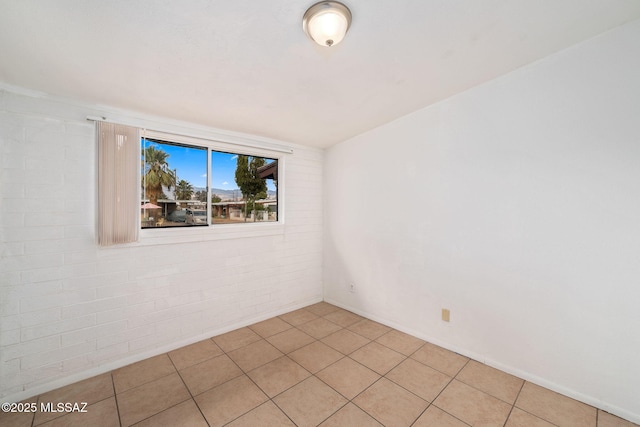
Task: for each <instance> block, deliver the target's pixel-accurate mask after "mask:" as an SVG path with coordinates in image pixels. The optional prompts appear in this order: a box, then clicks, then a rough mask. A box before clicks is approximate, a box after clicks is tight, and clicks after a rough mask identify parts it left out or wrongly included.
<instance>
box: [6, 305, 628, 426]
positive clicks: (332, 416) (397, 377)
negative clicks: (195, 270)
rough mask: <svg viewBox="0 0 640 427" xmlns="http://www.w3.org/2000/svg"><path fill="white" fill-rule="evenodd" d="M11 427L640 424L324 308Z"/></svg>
mask: <svg viewBox="0 0 640 427" xmlns="http://www.w3.org/2000/svg"><path fill="white" fill-rule="evenodd" d="M28 402H36V403H37V404H38V405H39V404H40V403H41V402H54V403H56V402H87V403H88V404H89V405H88V407H87V412H86V413H71V414H63V413H45V412H37V413H35V414H32V413H21V414H6V413H3V414H0V425H2V426H3V427H10V426H43V427H44V426H130V425H136V426H207V425H208V426H223V425H229V426H233V427H240V426H248V427H260V426H265V427H274V426H296V425H297V426H317V425H321V426H323V427H326V426H341V427H344V426H357V427H365V426H381V425H384V426H422V427H424V426H434V427H463V426H506V427H538V426H540V427H545V426H576V427H632V426H636V424H632V423H630V422H628V421H624V420H622V419H620V418H618V417H615V416H613V415H610V414H608V413H606V412H604V411H601V410H598V409H596V408H594V407H591V406H589V405H585V404H584V403H580V402H578V401H575V400H573V399H570V398H568V397H565V396H562V395H559V394H557V393H554V392H552V391H549V390H547V389H544V388H542V387H539V386H537V385H535V384H532V383H529V382H526V381H523V380H521V379H520V378H516V377H514V376H512V375H509V374H506V373H504V372H502V371H498V370H496V369H493V368H490V367H488V366H486V365H483V364H481V363H478V362H476V361H474V360H470V359H468V358H466V357H464V356H461V355H459V354H456V353H452V352H450V351H448V350H445V349H443V348H441V347H438V346H435V345H433V344H430V343H427V342H424V341H422V340H420V339H418V338H415V337H412V336H410V335H407V334H404V333H402V332H399V331H397V330H394V329H391V328H388V327H387V326H384V325H381V324H379V323H376V322H373V321H371V320H367V319H365V318H362V317H360V316H358V315H356V314H353V313H351V312H348V311H346V310H343V309H341V308H338V307H335V306H333V305H330V304H327V303H324V302H321V303H318V304H314V305H311V306H308V307H305V308H303V309H300V310H296V311H293V312H291V313H287V314H284V315H282V316H278V317H274V318H272V319H269V320H265V321H264V322H260V323H256V324H254V325H251V326H249V327H246V328H242V329H238V330H235V331H232V332H229V333H226V334H223V335H219V336H216V337H213V338H211V339H207V340H204V341H201V342H198V343H196V344H192V345H189V346H187V347H183V348H180V349H178V350H175V351H171V352H169V353H167V354H162V355H160V356H156V357H152V358H150V359H147V360H143V361H141V362H138V363H134V364H132V365H129V366H125V367H123V368H121V369H118V370H115V371H113V372H110V373H106V374H103V375H99V376H97V377H94V378H90V379H88V380H85V381H81V382H78V383H75V384H72V385H69V386H67V387H63V388H60V389H57V390H53V391H51V392H48V393H45V394H42V395H40V396H36V397H34V398H33V399H30V400H28Z"/></svg>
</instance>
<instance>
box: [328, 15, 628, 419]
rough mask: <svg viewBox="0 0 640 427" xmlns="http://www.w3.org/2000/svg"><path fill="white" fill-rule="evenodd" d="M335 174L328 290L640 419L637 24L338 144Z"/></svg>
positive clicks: (333, 298) (331, 162)
mask: <svg viewBox="0 0 640 427" xmlns="http://www.w3.org/2000/svg"><path fill="white" fill-rule="evenodd" d="M434 84H437V82H434ZM324 182H325V187H324V188H325V200H326V203H325V250H324V256H325V259H324V289H325V299H326V300H327V301H329V302H334V303H337V304H339V305H341V306H343V307H347V308H351V309H354V310H356V311H358V312H360V313H363V314H367V315H369V316H370V317H373V318H375V319H378V320H380V321H382V322H384V323H387V324H390V325H393V326H396V327H398V328H400V329H403V330H405V331H407V332H411V333H414V334H415V335H418V336H421V337H423V338H425V339H428V340H431V341H433V342H435V343H438V344H441V345H443V346H445V347H448V348H450V349H454V350H456V351H459V352H460V353H463V354H466V355H468V356H471V357H473V358H476V359H478V360H480V361H484V362H487V363H488V364H491V365H494V366H497V367H500V368H502V369H505V370H507V371H509V372H512V373H514V374H516V375H519V376H521V377H523V378H526V379H529V380H532V381H534V382H537V383H539V384H542V385H544V386H547V387H550V388H552V389H554V390H557V391H560V392H562V393H565V394H568V395H570V396H573V397H576V398H579V399H581V400H583V401H586V402H587V403H591V404H594V405H597V406H599V407H601V408H603V409H606V410H609V411H611V412H614V413H616V414H618V415H621V416H623V417H625V418H627V419H631V420H633V421H635V422H640V398H639V396H640V21H635V22H633V23H631V24H628V25H626V26H623V27H620V28H618V29H615V30H613V31H611V32H608V33H605V34H603V35H601V36H599V37H597V38H595V39H592V40H589V41H587V42H584V43H582V44H579V45H577V46H574V47H572V48H570V49H567V50H565V51H563V52H561V53H559V54H556V55H553V56H551V57H548V58H546V59H544V60H541V61H539V62H537V63H534V64H532V65H530V66H527V67H525V68H522V69H520V70H518V71H516V72H513V73H510V74H508V75H505V76H503V77H501V78H498V79H496V80H494V81H492V82H490V83H488V84H484V85H482V86H480V87H477V88H474V89H472V90H469V91H467V92H465V93H462V94H460V95H458V96H455V97H453V98H450V99H448V100H446V101H443V102H440V103H438V104H436V105H433V106H431V107H429V108H425V109H423V110H420V111H418V112H416V113H413V114H410V115H408V116H405V117H403V118H401V119H399V120H396V121H394V122H391V123H389V124H387V125H385V126H382V127H380V128H377V129H375V130H372V131H370V132H367V133H365V134H362V135H359V136H357V137H355V138H352V139H351V140H349V141H346V142H344V143H341V144H338V145H336V146H333V147H332V148H330V149H329V150H328V151H327V153H326V156H325V169H324ZM350 282H354V283H355V287H356V292H355V293H349V292H348V291H347V285H348V284H349V283H350ZM441 308H449V309H450V310H451V322H450V323H445V322H443V321H441V320H440V310H441Z"/></svg>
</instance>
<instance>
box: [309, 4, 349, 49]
mask: <svg viewBox="0 0 640 427" xmlns="http://www.w3.org/2000/svg"><path fill="white" fill-rule="evenodd" d="M350 26H351V11H350V10H349V8H348V7H347V6H345V5H343V4H342V3H340V2H337V1H321V2H319V3H316V4H314V5H313V6H311V7H310V8H309V9H307V11H306V12H305V14H304V17H303V18H302V28H303V29H304V32H305V33H307V35H308V36H309V37H311V39H313V41H315V42H316V43H318V44H319V45H320V46H324V47H331V46H335V45H337V44H338V43H340V42H341V41H342V39H343V38H344V36H345V34H347V31H348V30H349V27H350Z"/></svg>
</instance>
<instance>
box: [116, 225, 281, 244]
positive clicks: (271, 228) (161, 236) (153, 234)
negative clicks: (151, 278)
mask: <svg viewBox="0 0 640 427" xmlns="http://www.w3.org/2000/svg"><path fill="white" fill-rule="evenodd" d="M282 234H284V224H283V223H281V222H274V223H269V224H264V223H262V224H253V223H248V224H246V225H245V224H218V225H212V226H208V227H176V228H170V227H169V228H159V229H153V228H150V229H142V230H140V240H139V241H138V242H137V243H132V244H130V245H126V246H155V245H172V244H177V243H193V242H208V241H213V240H227V239H245V238H252V237H264V236H276V235H282Z"/></svg>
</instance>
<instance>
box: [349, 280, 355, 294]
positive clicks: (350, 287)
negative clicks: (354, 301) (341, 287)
mask: <svg viewBox="0 0 640 427" xmlns="http://www.w3.org/2000/svg"><path fill="white" fill-rule="evenodd" d="M355 291H356V284H355V283H353V282H351V283H349V292H351V293H354V292H355Z"/></svg>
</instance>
